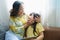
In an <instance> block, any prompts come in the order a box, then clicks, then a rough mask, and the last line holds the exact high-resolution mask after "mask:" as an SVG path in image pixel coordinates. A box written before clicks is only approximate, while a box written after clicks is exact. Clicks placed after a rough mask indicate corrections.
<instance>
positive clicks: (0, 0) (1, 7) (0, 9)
mask: <svg viewBox="0 0 60 40" xmlns="http://www.w3.org/2000/svg"><path fill="white" fill-rule="evenodd" d="M8 21H9V14H8V12H7V6H6V1H5V0H0V25H1V26H0V29H4V30H6V29H7V28H8Z"/></svg>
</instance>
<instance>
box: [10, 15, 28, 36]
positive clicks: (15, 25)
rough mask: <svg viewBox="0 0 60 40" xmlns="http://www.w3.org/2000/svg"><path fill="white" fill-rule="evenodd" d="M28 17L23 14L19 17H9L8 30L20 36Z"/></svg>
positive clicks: (22, 33)
mask: <svg viewBox="0 0 60 40" xmlns="http://www.w3.org/2000/svg"><path fill="white" fill-rule="evenodd" d="M27 19H28V17H27V16H26V15H23V16H21V17H16V18H14V17H10V22H9V25H10V30H11V31H12V32H14V33H16V34H19V35H20V36H21V37H23V35H24V24H25V23H26V22H27Z"/></svg>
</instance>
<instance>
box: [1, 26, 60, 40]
mask: <svg viewBox="0 0 60 40" xmlns="http://www.w3.org/2000/svg"><path fill="white" fill-rule="evenodd" d="M44 29H45V31H44V40H60V28H58V27H51V26H50V27H46V26H44ZM4 38H5V32H4V31H0V40H4Z"/></svg>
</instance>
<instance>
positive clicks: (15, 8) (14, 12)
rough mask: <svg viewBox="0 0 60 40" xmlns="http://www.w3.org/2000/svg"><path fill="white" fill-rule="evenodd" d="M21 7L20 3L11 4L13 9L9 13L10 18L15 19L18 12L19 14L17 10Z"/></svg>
mask: <svg viewBox="0 0 60 40" xmlns="http://www.w3.org/2000/svg"><path fill="white" fill-rule="evenodd" d="M21 5H22V3H21V2H19V1H15V2H14V3H13V8H12V10H11V11H10V16H13V17H17V16H18V12H19V8H20V6H21Z"/></svg>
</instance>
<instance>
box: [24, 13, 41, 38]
mask: <svg viewBox="0 0 60 40" xmlns="http://www.w3.org/2000/svg"><path fill="white" fill-rule="evenodd" d="M32 15H33V18H34V19H35V17H37V16H38V17H40V15H39V14H37V13H31V14H30V16H32ZM36 24H37V22H36V21H34V23H33V24H32V25H31V26H32V28H33V34H34V35H35V32H36ZM27 29H28V27H27V28H25V33H24V36H25V37H26V36H27V33H26V32H27ZM36 33H37V32H36ZM35 36H36V35H35Z"/></svg>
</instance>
